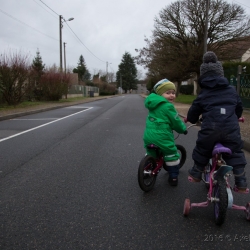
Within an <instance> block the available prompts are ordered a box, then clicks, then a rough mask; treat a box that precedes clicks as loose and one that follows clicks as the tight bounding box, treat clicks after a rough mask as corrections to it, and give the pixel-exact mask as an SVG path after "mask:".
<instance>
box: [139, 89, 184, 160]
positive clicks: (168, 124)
mask: <svg viewBox="0 0 250 250" xmlns="http://www.w3.org/2000/svg"><path fill="white" fill-rule="evenodd" d="M145 107H146V108H147V109H148V110H149V114H148V117H147V120H146V129H145V131H144V136H143V140H144V147H145V148H146V150H147V154H148V155H152V156H153V157H155V153H154V150H150V149H147V147H146V146H147V145H148V144H155V145H157V146H158V147H159V148H160V149H161V151H162V152H163V154H164V161H176V160H178V159H179V157H180V155H179V154H178V151H177V148H176V146H175V141H174V134H173V130H175V131H176V132H177V133H181V134H182V133H184V132H185V131H186V126H185V124H184V123H183V122H182V121H181V119H180V117H179V115H178V113H177V111H176V109H175V107H174V105H173V104H172V103H171V102H169V101H168V100H166V99H165V98H164V97H163V96H160V95H157V94H154V93H152V94H150V95H149V96H148V97H147V98H146V100H145Z"/></svg>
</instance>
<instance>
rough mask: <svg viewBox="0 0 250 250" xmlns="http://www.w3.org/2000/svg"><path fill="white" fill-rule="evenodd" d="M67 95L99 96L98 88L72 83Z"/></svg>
mask: <svg viewBox="0 0 250 250" xmlns="http://www.w3.org/2000/svg"><path fill="white" fill-rule="evenodd" d="M68 95H79V96H84V97H87V96H91V97H93V96H99V88H97V87H92V86H83V85H72V86H71V87H70V89H69V91H68Z"/></svg>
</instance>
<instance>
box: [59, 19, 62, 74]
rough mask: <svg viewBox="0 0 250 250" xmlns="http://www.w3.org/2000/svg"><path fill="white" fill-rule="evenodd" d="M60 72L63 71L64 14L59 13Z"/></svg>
mask: <svg viewBox="0 0 250 250" xmlns="http://www.w3.org/2000/svg"><path fill="white" fill-rule="evenodd" d="M59 37H60V39H59V43H60V72H62V15H59Z"/></svg>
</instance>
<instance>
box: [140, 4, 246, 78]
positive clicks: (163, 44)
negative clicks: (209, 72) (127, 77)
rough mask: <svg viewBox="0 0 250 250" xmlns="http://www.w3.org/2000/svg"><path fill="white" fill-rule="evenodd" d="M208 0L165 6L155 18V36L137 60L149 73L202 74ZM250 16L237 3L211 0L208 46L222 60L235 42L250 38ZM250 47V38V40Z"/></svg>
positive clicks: (170, 74) (228, 53)
mask: <svg viewBox="0 0 250 250" xmlns="http://www.w3.org/2000/svg"><path fill="white" fill-rule="evenodd" d="M205 20H206V1H205V0H203V1H201V0H182V1H176V2H174V3H171V4H170V5H168V6H167V7H166V8H164V9H162V10H161V11H160V13H159V17H156V18H155V26H154V27H155V28H154V31H153V33H152V37H151V39H147V38H146V39H145V41H146V47H144V48H142V49H140V50H137V51H138V52H139V55H138V56H137V57H136V60H137V63H138V64H141V65H144V66H145V67H147V68H148V71H149V73H148V75H149V76H150V77H153V78H155V79H156V80H157V78H160V77H162V76H165V77H169V78H170V80H172V81H177V82H179V83H180V82H181V80H185V79H188V78H189V77H190V75H192V74H194V73H196V74H197V75H199V68H200V64H201V62H202V56H203V48H204V34H205ZM249 34H250V19H249V17H248V16H246V14H245V10H244V9H243V8H242V7H241V6H239V5H237V4H234V3H232V4H229V3H228V2H226V1H223V0H210V7H209V16H208V39H207V43H208V50H213V51H214V52H215V53H216V54H217V55H218V56H219V59H220V60H225V59H230V56H231V53H232V49H230V48H231V47H232V46H233V47H234V52H235V49H236V48H235V46H234V45H233V42H236V41H239V40H244V41H246V40H247V39H248V41H249V37H247V36H248V35H249ZM249 47H250V42H249Z"/></svg>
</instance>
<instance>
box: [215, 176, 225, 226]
mask: <svg viewBox="0 0 250 250" xmlns="http://www.w3.org/2000/svg"><path fill="white" fill-rule="evenodd" d="M213 191H214V192H213V194H214V199H215V201H214V218H215V224H216V225H222V224H223V223H224V221H225V218H226V213H227V207H228V195H227V184H226V180H225V179H224V178H218V180H217V183H216V184H215V186H214V190H213Z"/></svg>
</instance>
